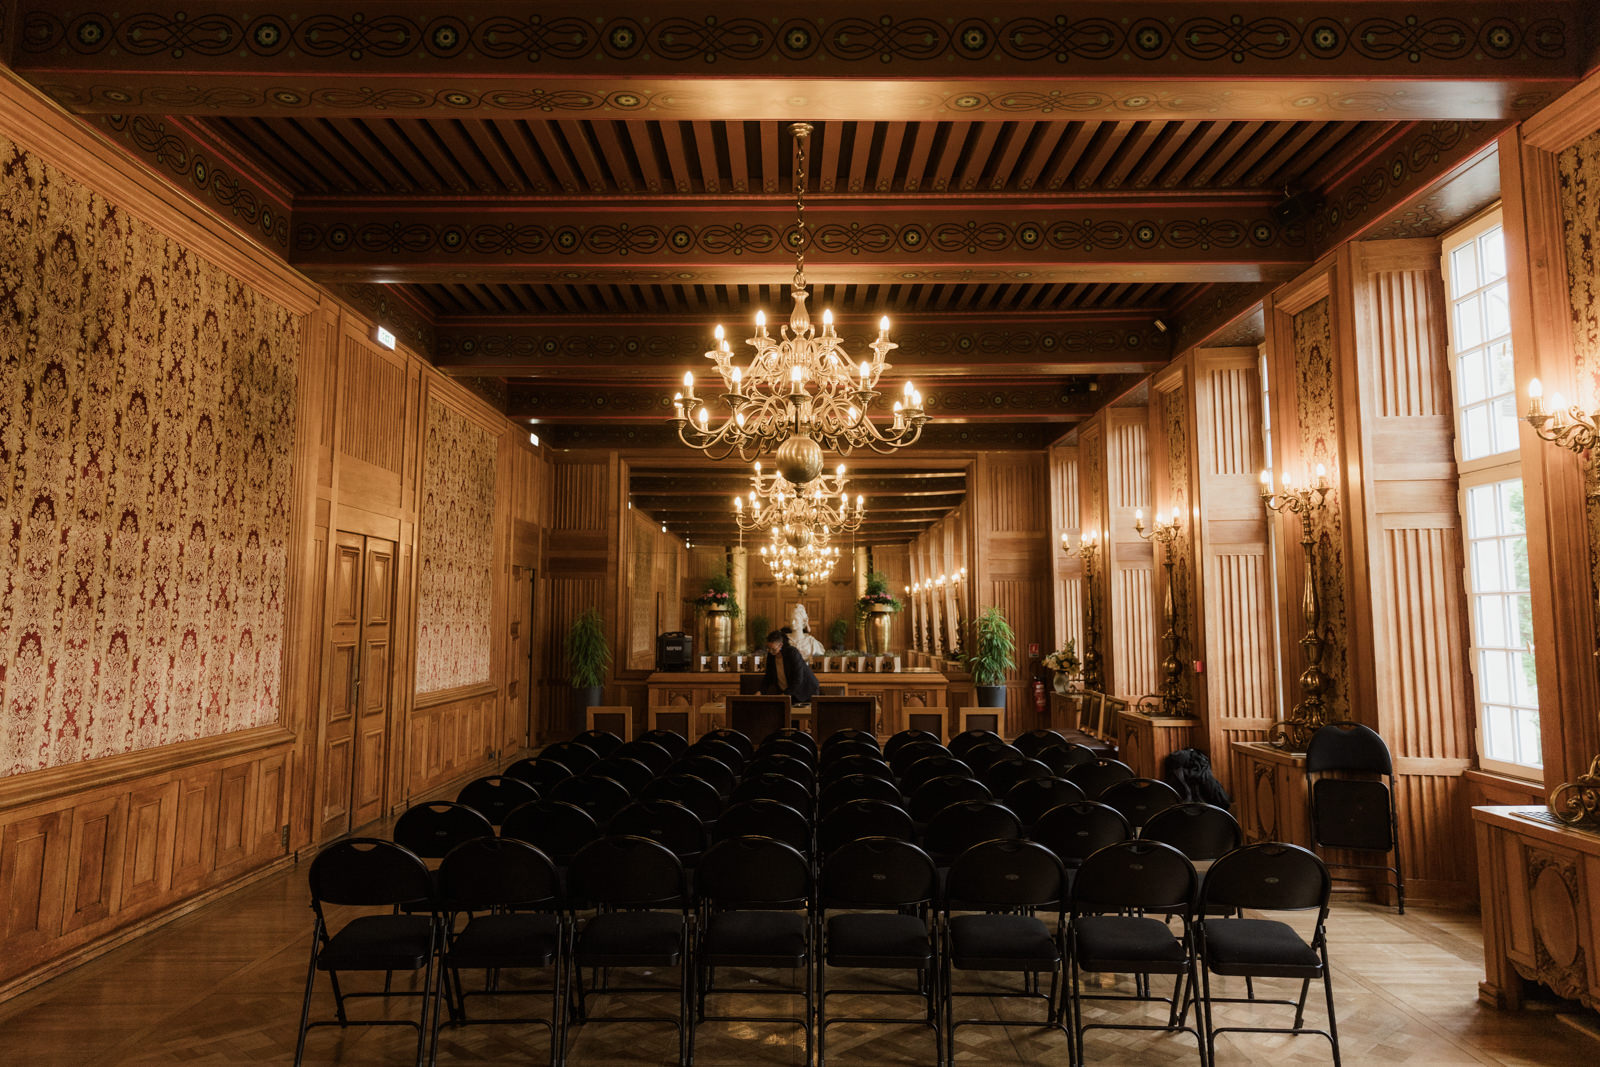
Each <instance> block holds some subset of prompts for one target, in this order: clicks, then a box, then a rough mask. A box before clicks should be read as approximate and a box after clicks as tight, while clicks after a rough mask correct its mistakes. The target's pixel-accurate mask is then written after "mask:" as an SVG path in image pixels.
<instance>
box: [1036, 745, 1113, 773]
mask: <svg viewBox="0 0 1600 1067" xmlns="http://www.w3.org/2000/svg"><path fill="white" fill-rule="evenodd" d="M1035 758H1036V759H1038V760H1039V762H1041V763H1043V764H1045V765H1046V766H1047V767H1049V768H1050V769H1051V770H1052V771H1054V772H1055V773H1056V774H1058V775H1060V776H1061V777H1063V778H1065V777H1067V776H1068V774H1069V773H1070V772H1071V770H1072V768H1074V767H1081V766H1083V765H1084V764H1085V763H1093V762H1094V761H1095V760H1096V759H1098V758H1099V757H1098V756H1096V755H1095V754H1094V749H1092V748H1089V747H1088V746H1087V745H1073V744H1066V745H1051V746H1050V747H1049V748H1046V749H1042V750H1041V751H1040V752H1039V754H1038V755H1037V756H1036V757H1035Z"/></svg>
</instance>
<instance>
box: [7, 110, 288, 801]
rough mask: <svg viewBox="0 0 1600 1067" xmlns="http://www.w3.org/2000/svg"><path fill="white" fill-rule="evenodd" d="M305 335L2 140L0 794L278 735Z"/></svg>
mask: <svg viewBox="0 0 1600 1067" xmlns="http://www.w3.org/2000/svg"><path fill="white" fill-rule="evenodd" d="M300 338H301V319H300V317H299V316H298V315H296V314H294V313H292V312H290V311H288V310H286V309H285V308H283V307H281V306H279V305H278V304H276V303H275V302H273V301H272V300H269V299H267V298H266V297H264V296H262V295H261V294H259V293H257V292H256V291H254V290H253V289H252V288H251V287H250V286H248V285H246V284H244V283H243V282H241V281H239V280H238V279H237V278H235V277H233V276H232V275H230V274H228V273H226V272H225V271H223V270H222V269H220V268H219V267H216V266H214V265H213V264H211V263H208V262H206V261H205V260H203V259H201V258H199V257H198V256H196V255H195V254H193V253H192V252H190V251H189V250H187V249H185V248H184V247H182V246H181V245H179V244H177V243H176V242H174V241H172V240H170V239H169V238H167V237H166V236H164V235H163V234H161V233H160V232H158V231H157V230H156V229H154V228H153V227H151V226H149V225H148V224H146V223H144V222H142V221H140V220H139V219H136V218H133V217H132V216H130V215H129V214H128V213H126V212H125V211H123V210H121V209H120V208H119V207H118V206H117V205H116V204H115V203H114V202H112V201H110V200H107V199H105V198H104V197H102V196H100V195H99V194H97V193H95V192H93V191H92V190H90V189H89V188H88V187H86V186H84V185H82V184H80V183H79V182H77V181H75V180H74V179H72V178H70V177H68V176H67V175H66V174H65V173H63V172H62V171H60V170H58V169H57V168H55V167H54V166H52V165H51V164H49V163H48V162H46V161H45V160H43V159H41V158H39V157H37V156H35V155H32V154H30V153H28V152H26V151H24V150H22V149H21V148H20V147H19V146H17V145H15V144H13V143H11V142H9V141H6V140H5V139H3V138H0V537H3V539H4V541H3V544H0V553H3V555H0V561H3V562H0V776H9V775H15V774H22V773H25V772H28V771H35V770H41V769H44V768H48V767H57V766H63V765H67V764H73V763H78V762H81V761H84V760H90V759H97V758H100V757H104V756H111V755H116V754H119V753H125V752H132V751H135V750H140V749H149V748H154V747H157V746H160V745H166V744H172V743H175V742H179V741H186V740H191V739H194V738H200V737H208V736H214V735H218V734H223V733H228V732H232V731H237V730H242V729H246V728H249V727H253V726H261V725H265V724H270V723H272V722H275V721H277V718H278V695H279V688H280V685H281V683H282V677H281V674H282V668H283V664H282V652H283V640H284V626H285V596H286V592H287V581H286V571H287V567H288V540H289V523H290V464H291V456H292V450H293V447H294V435H295V393H296V372H297V365H298V361H299V355H300V353H299V349H300V343H301V341H300Z"/></svg>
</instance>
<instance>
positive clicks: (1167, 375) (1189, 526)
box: [1146, 358, 1207, 720]
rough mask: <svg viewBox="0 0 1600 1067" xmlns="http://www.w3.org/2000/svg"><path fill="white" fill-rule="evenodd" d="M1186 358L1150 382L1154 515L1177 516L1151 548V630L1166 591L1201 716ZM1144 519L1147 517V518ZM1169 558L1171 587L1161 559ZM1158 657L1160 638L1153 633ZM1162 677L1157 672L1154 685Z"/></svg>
mask: <svg viewBox="0 0 1600 1067" xmlns="http://www.w3.org/2000/svg"><path fill="white" fill-rule="evenodd" d="M1192 374H1193V361H1192V359H1187V358H1186V359H1180V360H1176V361H1174V362H1173V363H1172V364H1171V365H1170V366H1169V367H1167V368H1166V369H1165V370H1163V371H1161V372H1160V373H1158V374H1156V375H1155V376H1154V377H1153V378H1152V379H1151V382H1150V386H1151V388H1150V424H1149V425H1150V475H1151V477H1150V484H1151V503H1152V505H1153V507H1152V509H1151V510H1152V513H1153V517H1154V518H1163V519H1165V520H1168V521H1170V520H1171V518H1172V515H1173V513H1174V509H1176V512H1177V514H1178V515H1179V516H1180V517H1179V521H1178V534H1177V536H1176V537H1175V538H1174V539H1173V541H1172V543H1171V544H1170V545H1167V546H1164V547H1162V548H1160V549H1158V550H1157V551H1156V558H1155V564H1156V566H1155V577H1156V582H1155V602H1156V604H1157V605H1159V608H1158V611H1157V615H1156V627H1157V633H1158V634H1161V633H1164V632H1165V629H1166V622H1165V619H1166V603H1167V598H1168V596H1169V595H1170V596H1171V598H1172V606H1173V612H1174V615H1175V617H1176V619H1177V633H1178V640H1177V650H1176V655H1177V660H1178V662H1179V663H1181V664H1183V676H1182V677H1183V683H1184V686H1185V688H1186V690H1187V694H1188V697H1189V700H1190V701H1191V702H1192V708H1193V711H1194V714H1195V715H1197V716H1198V717H1200V718H1201V719H1202V720H1203V719H1205V718H1206V704H1207V700H1206V697H1207V693H1206V689H1205V687H1204V686H1203V685H1201V684H1200V682H1201V679H1200V676H1199V675H1197V674H1195V673H1194V664H1195V663H1196V662H1197V661H1203V660H1204V658H1205V656H1204V652H1203V651H1202V650H1203V649H1204V648H1205V642H1206V634H1205V615H1204V613H1203V612H1202V610H1201V603H1200V588H1199V582H1198V581H1197V580H1196V577H1195V546H1196V543H1197V537H1196V524H1197V523H1199V522H1200V521H1201V512H1200V503H1199V498H1198V493H1197V486H1196V481H1197V475H1196V471H1195V469H1194V467H1195V457H1196V453H1197V449H1196V447H1195V433H1196V422H1197V419H1196V415H1195V408H1194V395H1195V394H1194V385H1193V382H1192V381H1191V376H1192ZM1146 521H1147V522H1148V521H1152V518H1151V517H1147V519H1146ZM1169 561H1170V562H1171V563H1172V570H1171V574H1172V579H1171V588H1170V589H1169V588H1168V580H1167V573H1168V572H1167V569H1166V564H1167V563H1168V562H1169ZM1157 647H1158V649H1159V650H1160V654H1161V655H1162V657H1163V658H1164V657H1165V655H1166V643H1165V642H1164V641H1161V640H1160V639H1159V638H1158V644H1157ZM1165 680H1166V677H1165V673H1164V672H1161V673H1158V675H1157V684H1158V685H1159V684H1162V683H1164V682H1165Z"/></svg>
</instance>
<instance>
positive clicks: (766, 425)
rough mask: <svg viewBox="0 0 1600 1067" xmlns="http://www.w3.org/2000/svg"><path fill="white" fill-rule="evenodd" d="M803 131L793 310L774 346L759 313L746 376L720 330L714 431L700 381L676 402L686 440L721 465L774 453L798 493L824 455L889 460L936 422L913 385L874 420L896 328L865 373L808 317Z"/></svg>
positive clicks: (829, 315) (875, 347)
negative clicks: (864, 454) (861, 452)
mask: <svg viewBox="0 0 1600 1067" xmlns="http://www.w3.org/2000/svg"><path fill="white" fill-rule="evenodd" d="M791 128H792V129H793V131H794V172H795V176H794V183H795V184H794V189H795V215H796V222H795V229H794V235H793V244H794V248H795V270H794V282H793V284H792V285H791V286H790V295H791V296H792V297H793V299H794V310H793V311H791V312H790V313H789V323H788V325H786V326H781V327H779V331H778V335H777V336H776V337H775V336H773V335H772V334H771V333H769V332H768V330H767V319H766V313H765V312H759V311H758V312H757V313H756V332H755V336H754V337H751V338H748V339H747V340H746V341H745V343H746V344H748V345H750V347H752V348H753V349H755V356H754V357H753V358H752V359H751V361H750V364H749V366H748V367H746V368H740V367H737V366H734V364H733V353H732V351H731V349H730V348H729V345H728V342H727V341H726V340H724V335H723V330H722V327H721V326H718V327H717V328H716V343H715V344H714V345H713V346H712V347H711V349H710V350H709V351H708V352H706V354H705V357H706V358H707V359H709V360H711V361H712V365H713V367H714V368H715V370H716V373H717V377H718V378H719V379H720V382H721V394H720V401H721V405H720V407H721V408H726V414H725V415H724V414H721V413H720V408H719V413H718V414H717V415H716V422H715V423H713V421H712V420H713V413H712V410H711V406H710V405H712V404H714V403H715V401H708V400H707V398H703V397H701V396H699V395H697V394H696V393H695V386H694V373H693V372H692V371H691V372H689V373H686V374H685V375H684V376H683V391H682V392H680V393H678V394H676V395H675V396H674V397H673V398H672V404H673V417H672V421H673V425H674V426H675V427H676V428H677V431H678V438H679V440H681V441H683V443H684V444H686V445H689V446H690V447H692V448H698V449H700V450H701V451H703V452H705V453H706V454H707V455H709V456H711V457H712V458H714V459H726V458H727V457H729V456H732V455H738V456H739V458H741V459H746V460H749V459H754V458H756V457H757V456H762V455H766V454H767V453H769V452H775V453H776V458H777V464H778V471H779V473H780V474H782V475H783V477H784V478H785V479H786V480H787V481H789V482H790V483H791V484H793V485H805V484H807V483H808V482H810V481H811V480H812V479H814V478H815V477H817V475H819V474H821V473H822V465H823V455H822V453H823V450H824V449H827V450H829V451H832V452H836V453H838V454H840V455H848V454H849V453H850V452H851V450H852V449H856V448H870V449H872V450H873V451H874V452H881V453H889V452H893V451H895V450H896V449H900V448H904V447H905V446H906V445H909V444H912V443H914V442H915V441H916V440H917V438H919V437H921V436H922V427H923V426H924V425H925V424H926V423H927V421H928V416H927V414H926V413H925V412H924V411H923V410H922V394H921V393H919V392H917V390H916V388H915V386H913V385H912V384H911V383H910V382H906V383H905V386H904V389H903V390H902V391H901V393H900V397H899V399H898V400H895V401H894V405H893V409H892V412H891V416H890V419H889V420H888V422H887V425H884V424H882V423H883V420H882V419H881V417H880V418H879V419H878V420H874V418H873V417H872V414H871V409H872V405H873V404H874V402H876V401H877V400H878V398H879V397H880V396H882V395H883V394H882V393H880V392H879V390H878V385H879V380H880V378H881V377H882V375H883V372H884V371H886V370H889V369H890V364H889V363H887V362H885V360H884V357H885V356H887V355H888V354H889V353H890V352H891V351H893V350H894V349H896V348H898V347H899V346H898V345H896V344H895V343H894V342H893V341H891V340H889V319H888V318H887V317H884V318H883V319H880V320H879V322H878V337H877V339H876V340H875V341H873V342H871V343H870V344H869V345H868V347H869V348H871V349H872V359H871V360H870V361H866V360H863V361H862V362H861V364H860V365H859V366H857V365H856V364H855V363H854V362H853V361H852V359H851V357H850V356H849V355H848V354H847V353H846V352H845V351H844V348H843V341H842V339H841V338H840V337H839V335H838V334H837V333H835V332H834V328H833V312H831V311H825V312H823V315H822V330H821V332H818V331H817V329H816V327H815V326H813V325H812V323H811V316H810V314H809V313H808V312H807V310H806V300H807V299H808V298H809V296H810V292H809V290H808V289H807V282H806V257H805V248H806V245H807V243H808V241H809V238H808V235H807V232H806V221H805V192H806V146H807V144H808V142H809V140H810V135H811V125H810V124H809V123H805V122H797V123H795V124H794V125H793V126H792V127H791Z"/></svg>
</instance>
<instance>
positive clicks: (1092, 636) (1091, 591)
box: [1061, 529, 1103, 693]
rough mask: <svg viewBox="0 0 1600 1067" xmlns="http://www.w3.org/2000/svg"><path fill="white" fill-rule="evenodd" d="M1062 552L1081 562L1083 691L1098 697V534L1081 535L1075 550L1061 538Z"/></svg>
mask: <svg viewBox="0 0 1600 1067" xmlns="http://www.w3.org/2000/svg"><path fill="white" fill-rule="evenodd" d="M1061 551H1063V552H1065V553H1066V554H1067V555H1068V556H1069V557H1071V556H1076V557H1077V558H1078V559H1081V560H1083V588H1084V605H1083V634H1084V637H1083V687H1084V688H1085V689H1088V690H1090V691H1091V692H1096V693H1098V692H1101V691H1103V686H1102V678H1101V676H1100V612H1099V601H1100V597H1099V595H1098V591H1097V590H1098V586H1099V581H1098V578H1099V573H1100V568H1099V562H1100V531H1099V530H1095V529H1089V530H1083V531H1080V532H1079V534H1078V546H1077V547H1076V548H1074V547H1073V546H1072V545H1071V543H1070V542H1069V541H1068V538H1067V535H1066V534H1062V535H1061Z"/></svg>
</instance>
